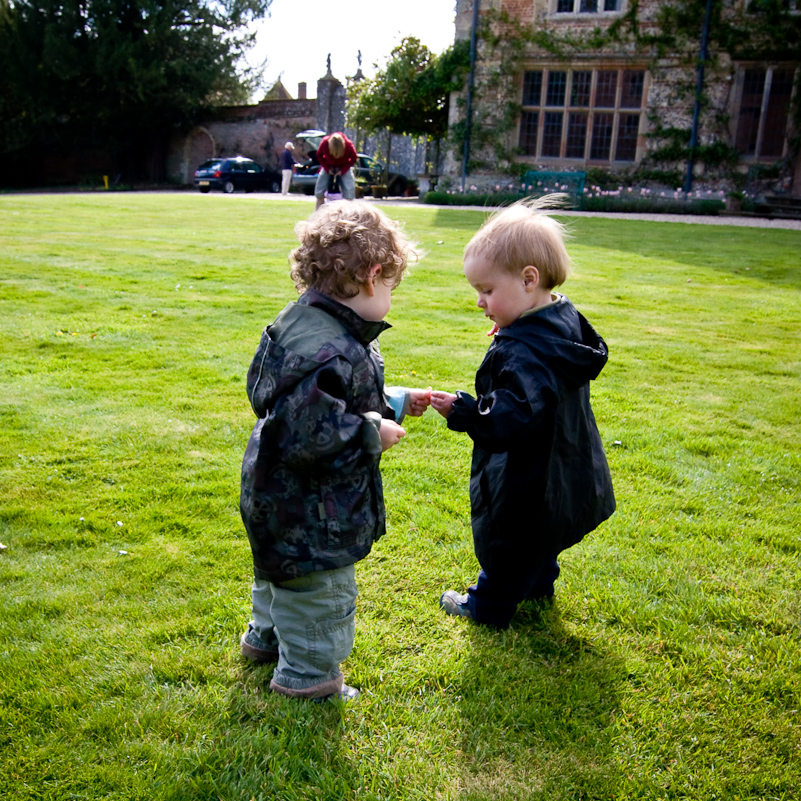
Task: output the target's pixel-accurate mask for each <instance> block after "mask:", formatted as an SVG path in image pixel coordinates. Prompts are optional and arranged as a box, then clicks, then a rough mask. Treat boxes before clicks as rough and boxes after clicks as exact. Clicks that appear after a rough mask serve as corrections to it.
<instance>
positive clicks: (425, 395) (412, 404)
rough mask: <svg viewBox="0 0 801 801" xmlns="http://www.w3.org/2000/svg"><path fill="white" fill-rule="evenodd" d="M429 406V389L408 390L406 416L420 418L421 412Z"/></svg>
mask: <svg viewBox="0 0 801 801" xmlns="http://www.w3.org/2000/svg"><path fill="white" fill-rule="evenodd" d="M430 405H431V387H429V388H428V389H410V390H409V397H408V399H407V401H406V414H408V415H410V416H411V417H421V416H422V414H423V412H424V411H425V410H426V409H427V408H428V407H429V406H430Z"/></svg>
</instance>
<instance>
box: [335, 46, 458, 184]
mask: <svg viewBox="0 0 801 801" xmlns="http://www.w3.org/2000/svg"><path fill="white" fill-rule="evenodd" d="M468 68H469V52H468V49H467V46H466V43H465V42H457V43H456V44H455V45H453V46H452V47H450V48H448V49H447V50H446V51H445V52H444V53H442V54H441V55H439V56H435V55H433V54H432V53H431V51H430V50H429V49H428V48H427V47H426V46H425V45H423V44H421V42H420V40H419V39H417V38H415V37H413V36H408V37H406V38H405V39H404V40H403V41H402V42H401V43H400V45H398V46H397V47H396V48H395V49H394V50H393V51H392V55H391V58H390V60H389V61H388V62H387V65H386V67H385V68H384V69H383V70H379V72H378V73H377V74H376V76H375V78H373V79H372V80H362V81H360V82H359V83H357V84H355V85H354V86H353V87H352V89H351V93H350V97H349V106H348V121H349V123H350V124H351V125H354V126H356V127H359V128H362V129H363V130H365V131H366V132H367V133H375V132H376V131H379V130H383V129H386V130H387V131H388V132H389V133H390V137H389V143H390V147H389V148H388V152H387V159H386V161H387V167H386V169H387V170H388V169H389V158H390V155H391V145H392V137H391V134H393V133H394V134H402V135H403V134H406V135H409V136H424V137H426V138H427V139H428V140H435V141H437V142H439V141H440V140H441V139H442V138H443V137H444V136H445V135H446V134H447V132H448V99H449V95H450V93H451V92H452V91H458V90H459V89H461V87H462V84H463V83H464V77H465V74H466V73H467V69H468Z"/></svg>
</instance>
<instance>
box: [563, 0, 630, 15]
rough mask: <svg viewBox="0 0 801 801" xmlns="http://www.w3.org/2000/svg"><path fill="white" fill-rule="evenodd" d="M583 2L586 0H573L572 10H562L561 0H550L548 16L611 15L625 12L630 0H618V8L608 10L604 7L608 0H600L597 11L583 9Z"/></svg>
mask: <svg viewBox="0 0 801 801" xmlns="http://www.w3.org/2000/svg"><path fill="white" fill-rule="evenodd" d="M568 1H569V0H568ZM563 2H564V0H563ZM582 2H584V0H572V4H573V10H572V11H560V10H559V5H560V0H549V2H548V16H549V17H552V18H554V19H573V18H576V17H578V18H580V19H592V18H594V17H610V16H613V15H615V14H623V13H624V12H625V11H626V10H627V9H628V0H617V5H618V8H616V9H614V10H611V9H610V10H606V9H605V8H604V5H605V4H606V0H598V8H597V9H596V10H595V11H582V10H581V4H582Z"/></svg>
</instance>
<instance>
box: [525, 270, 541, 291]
mask: <svg viewBox="0 0 801 801" xmlns="http://www.w3.org/2000/svg"><path fill="white" fill-rule="evenodd" d="M523 283H524V284H525V286H526V289H536V288H537V287H538V286H539V285H540V271H539V270H538V269H537V268H536V267H535V266H534V265H533V264H529V265H528V266H527V267H524V268H523Z"/></svg>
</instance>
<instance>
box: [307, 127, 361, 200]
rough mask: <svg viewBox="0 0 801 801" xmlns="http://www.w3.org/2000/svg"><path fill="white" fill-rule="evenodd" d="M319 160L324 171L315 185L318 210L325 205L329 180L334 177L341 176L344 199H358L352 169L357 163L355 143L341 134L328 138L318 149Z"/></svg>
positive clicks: (318, 176)
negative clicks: (324, 200)
mask: <svg viewBox="0 0 801 801" xmlns="http://www.w3.org/2000/svg"><path fill="white" fill-rule="evenodd" d="M317 160H318V161H319V162H320V164H321V165H322V169H321V170H320V172H319V173H318V174H317V183H316V184H315V185H314V196H315V197H316V198H317V206H316V208H318V209H319V208H320V206H322V205H323V199H324V198H325V193H326V190H327V189H328V180H329V177H330V176H332V175H339V182H340V187H341V190H342V197H343V198H344V199H345V200H353V199H354V198H355V197H356V178H355V176H354V175H353V172H352V170H351V167H352V166H353V165H354V164H355V163H356V148H355V147H354V146H353V142H351V141H350V139H348V137H347V136H345V134H343V133H341V132H337V133H332V134H330V135H329V136H326V137H325V138H324V139H323V141H322V142H320V146H319V147H318V148H317Z"/></svg>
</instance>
